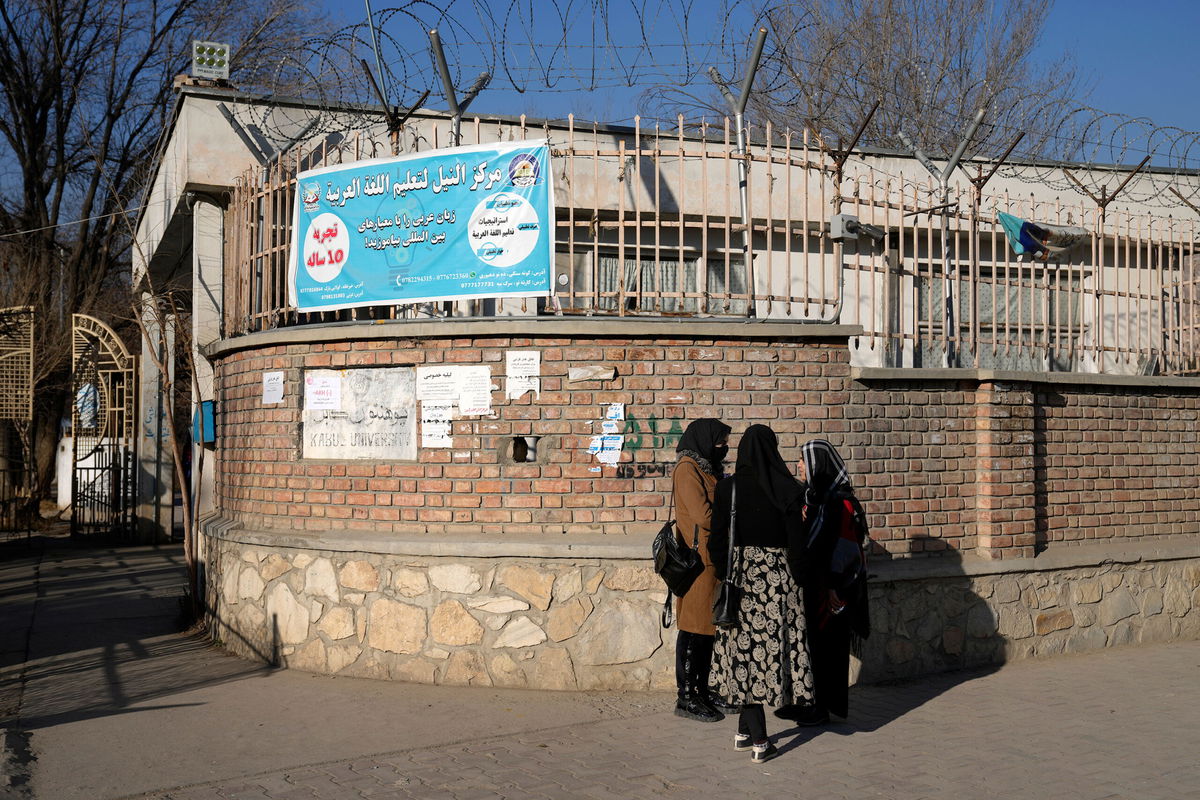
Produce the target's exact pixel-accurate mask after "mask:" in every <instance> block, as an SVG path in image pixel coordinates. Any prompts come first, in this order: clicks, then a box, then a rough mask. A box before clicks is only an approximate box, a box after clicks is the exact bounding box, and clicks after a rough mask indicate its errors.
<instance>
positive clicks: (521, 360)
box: [504, 350, 542, 400]
mask: <svg viewBox="0 0 1200 800" xmlns="http://www.w3.org/2000/svg"><path fill="white" fill-rule="evenodd" d="M504 364H505V369H504V374H505V377H506V380H505V381H504V395H505V397H507V398H508V399H509V400H517V399H519V398H520V397H522V396H523V395H524V394H525V393H526V392H533V393H534V394H535V395H540V394H541V393H542V382H541V378H539V377H538V376H539V375H541V372H542V352H541V351H540V350H508V351H506V352H505V354H504Z"/></svg>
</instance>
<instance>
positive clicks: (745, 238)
mask: <svg viewBox="0 0 1200 800" xmlns="http://www.w3.org/2000/svg"><path fill="white" fill-rule="evenodd" d="M766 41H767V29H766V28H759V29H758V39H757V40H756V41H755V42H754V52H753V54H752V55H751V56H750V65H749V68H748V69H747V70H746V74H745V75H744V76H743V77H742V85H741V87H740V89H739V94H738V97H737V98H734V96H733V93H732V92H730V91H729V87H727V86H726V85H725V84H724V83H723V82H722V81H721V76H720V74H719V73H718V72H717V70H716V68H715V67H709V69H708V74H709V77H710V78H712V81H713V83H715V84H716V85H717V88H718V89H720V90H721V94H723V95H724V96H725V102H726V103H728V104H729V108H730V110H731V111H733V117H734V124H735V125H737V154H738V196H739V199H740V201H741V204H742V264H743V265H744V266H745V268H746V295H747V308H746V316H748V317H753V316H756V310H755V307H754V259H753V258H752V257H751V252H750V247H751V244H752V239H751V234H752V230H751V227H750V197H749V189H748V186H749V183H748V176H747V167H746V126H745V112H746V101H748V100H749V99H750V87H751V85H752V84H753V83H754V75H755V73H756V72H758V62H759V60H760V59H761V58H762V51H763V45H764V44H766Z"/></svg>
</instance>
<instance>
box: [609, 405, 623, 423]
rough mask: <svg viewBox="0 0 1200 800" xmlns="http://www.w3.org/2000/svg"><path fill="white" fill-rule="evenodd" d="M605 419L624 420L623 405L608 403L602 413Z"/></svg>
mask: <svg viewBox="0 0 1200 800" xmlns="http://www.w3.org/2000/svg"><path fill="white" fill-rule="evenodd" d="M604 418H605V419H625V404H624V403H609V404H608V408H607V409H605V411H604Z"/></svg>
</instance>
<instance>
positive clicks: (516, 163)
mask: <svg viewBox="0 0 1200 800" xmlns="http://www.w3.org/2000/svg"><path fill="white" fill-rule="evenodd" d="M539 172H540V170H539V169H538V162H537V158H536V157H535V156H534V155H533V154H532V153H521V154H519V155H517V156H514V157H513V160H512V161H510V162H508V180H509V182H510V183H512V185H513V186H522V187H526V186H533V185H534V184H535V183H537V182H538V173H539Z"/></svg>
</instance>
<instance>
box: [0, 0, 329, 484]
mask: <svg viewBox="0 0 1200 800" xmlns="http://www.w3.org/2000/svg"><path fill="white" fill-rule="evenodd" d="M320 20H321V16H320V14H316V13H313V12H312V11H311V10H310V9H309V8H307V7H306V5H305V4H304V3H303V2H291V1H290V0H266V2H264V3H260V4H245V3H235V2H234V1H233V0H165V1H163V0H4V2H0V32H2V36H3V44H2V46H0V87H2V88H0V306H24V305H29V306H33V307H34V308H35V309H36V311H37V318H38V323H37V324H38V330H39V342H38V345H39V352H38V358H37V374H36V376H35V380H36V384H35V385H36V392H35V395H36V397H37V414H36V419H35V427H34V431H35V458H36V460H37V464H38V466H39V473H40V477H41V480H40V485H39V487H38V488H39V490H40V491H42V492H44V491H45V490H46V489H47V488H48V483H49V477H50V474H51V471H52V466H53V454H54V446H55V435H56V433H57V422H58V419H59V417H60V416H61V415H62V413H63V410H64V401H65V398H66V390H67V385H68V383H69V375H68V371H69V363H68V362H69V359H70V324H71V314H72V313H90V314H97V315H98V316H101V317H106V318H107V319H109V320H111V319H112V314H111V313H109V312H111V311H112V310H115V309H120V308H124V307H126V306H127V302H126V301H123V300H122V301H117V300H116V298H117V297H119V296H121V295H125V296H127V292H128V260H129V245H130V239H131V237H130V235H129V230H130V226H129V220H128V219H127V217H129V216H130V215H135V214H136V213H137V205H138V202H139V198H140V196H141V189H142V186H143V185H144V183H145V181H146V179H147V177H148V170H149V169H150V168H151V166H152V164H153V163H154V161H155V158H154V155H155V152H156V150H157V147H158V142H159V141H160V136H161V134H162V131H163V126H164V125H165V123H166V121H167V119H168V115H169V112H170V100H171V93H172V82H173V78H174V76H175V75H176V74H179V73H181V72H184V71H186V69H187V67H188V63H189V57H190V52H191V42H192V40H193V39H228V40H232V41H233V43H234V48H235V49H234V55H233V58H232V61H231V70H232V76H231V77H232V79H233V80H234V81H240V82H242V84H243V85H248V86H251V87H253V86H258V85H262V84H263V83H265V82H266V81H268V80H271V65H272V63H273V59H274V58H275V57H276V55H275V54H277V53H278V51H280V50H282V49H286V46H287V44H288V43H289V42H298V41H299V40H300V38H301V36H300V34H301V31H305V30H310V28H309V27H308V26H309V25H311V24H313V23H314V22H316V23H318V24H319V23H320Z"/></svg>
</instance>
